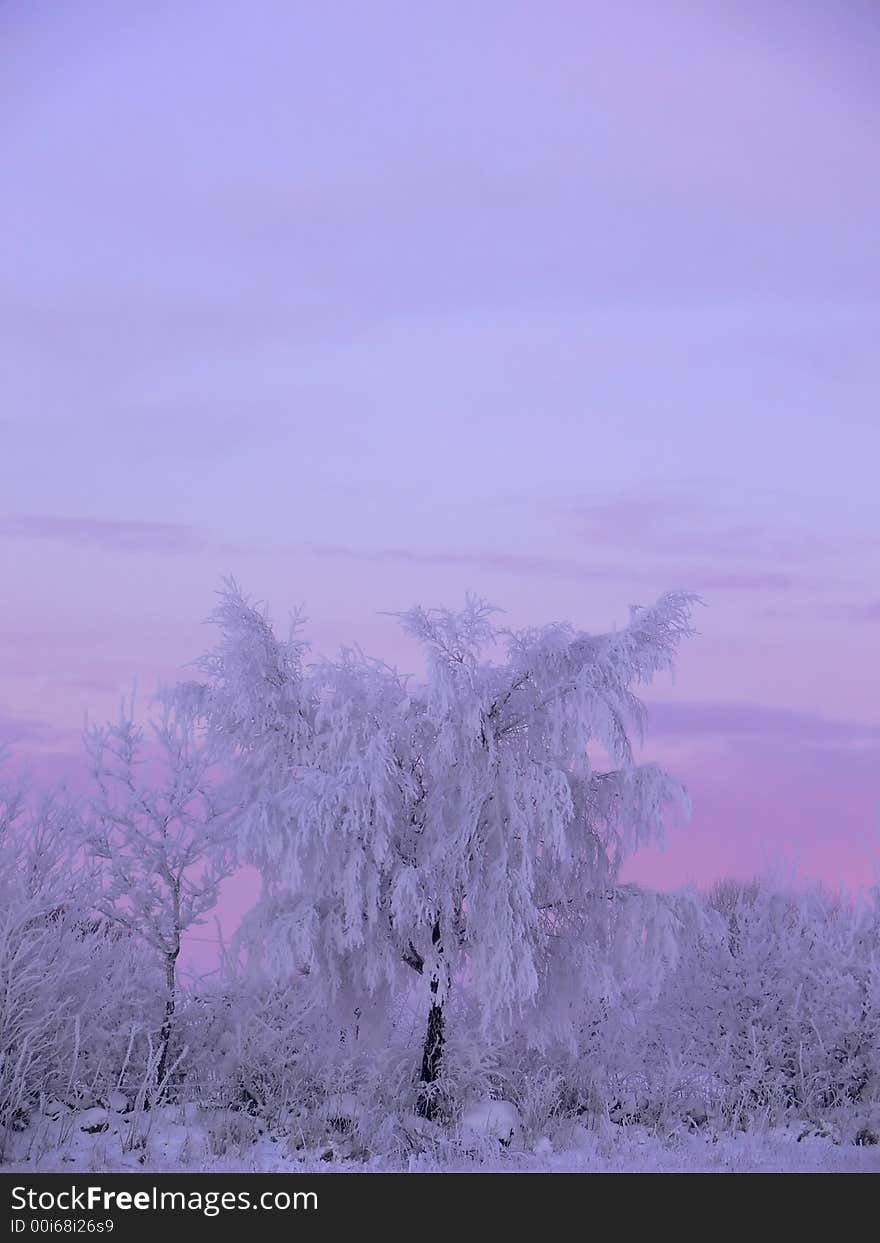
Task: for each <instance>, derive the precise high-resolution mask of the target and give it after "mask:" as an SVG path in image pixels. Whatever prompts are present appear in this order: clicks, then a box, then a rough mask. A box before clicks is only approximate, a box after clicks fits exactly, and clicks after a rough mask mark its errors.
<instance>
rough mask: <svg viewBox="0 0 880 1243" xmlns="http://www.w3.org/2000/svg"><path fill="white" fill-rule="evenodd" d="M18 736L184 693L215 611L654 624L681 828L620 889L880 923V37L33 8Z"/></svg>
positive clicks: (24, 102)
mask: <svg viewBox="0 0 880 1243" xmlns="http://www.w3.org/2000/svg"><path fill="white" fill-rule="evenodd" d="M0 37H2V60H3V63H2V73H0V100H2V117H3V147H2V151H3V161H4V178H3V181H4V190H3V194H2V196H0V224H2V234H3V238H4V241H5V246H4V255H5V261H4V264H3V275H2V283H0V325H2V332H0V341H2V344H0V349H2V358H3V376H4V383H3V402H2V410H0V570H2V581H3V586H4V600H3V610H2V614H0V652H2V661H0V738H4V739H6V740H7V741H8V742H9V743H11V744H12V748H13V763H14V764H15V763H22V762H24V761H29V762H30V764H31V765H32V769H33V773H34V774H35V775H36V777H37V778H38V779H39V780H45V781H48V780H49V779H50V778H52V777H59V776H63V777H65V778H66V779H68V780H70V781H72V782H73V783H74V784H75V783H76V781H77V780H78V774H79V772H80V769H81V765H82V760H81V758H80V755H81V753H80V742H79V735H80V728H81V724H82V719H83V713H84V711H85V710H88V711H89V713H90V715H91V716H92V718H93V719H94V718H102V717H104V716H107V715H112V714H113V712H114V711H115V709H116V707H117V705H118V701H119V698H120V696H121V695H122V694H123V693H125V692H127V691H128V690H129V689H130V688H131V685H132V680H133V679H135V678H136V679H137V682H138V685H139V687H140V688H141V690H142V692H146V691H149V690H151V689H152V688H153V687H154V686H155V685H156V684H157V683H158V682H159V681H160V680H169V679H175V678H176V677H179V676H181V675H186V674H187V671H186V670H185V666H186V663H187V662H188V661H190V660H192V659H193V658H194V657H195V656H197V655H198V654H199V652H201V651H202V650H203V649H204V648H205V646H206V645H207V644H208V642H209V641H210V632H209V631H207V630H206V629H205V627H204V626H203V624H202V623H203V619H204V617H205V616H206V614H207V613H208V611H209V610H210V608H211V606H212V593H213V591H214V589H215V588H216V587H217V586H218V584H219V581H220V578H221V576H222V575H225V574H230V573H232V574H234V575H235V576H236V578H237V579H238V580H239V581H240V582H241V583H242V584H243V585H244V586H245V588H246V589H247V590H249V591H250V592H251V593H253V594H254V595H256V596H258V597H260V598H266V599H268V600H269V601H270V602H271V604H272V606H273V610H274V613H275V616H276V617H278V618H280V619H281V620H282V622H283V620H284V617H285V613H286V610H287V609H288V608H289V607H290V606H293V605H295V604H298V603H300V602H304V603H305V605H306V612H307V614H308V616H309V617H310V618H311V622H310V626H309V631H310V634H311V636H312V638H313V640H314V642H315V645H316V647H317V648H318V649H319V650H320V651H331V650H333V649H334V648H335V647H336V646H337V645H338V644H339V643H340V642H342V641H346V640H352V639H354V640H357V641H359V642H360V643H361V644H362V645H363V646H364V647H365V648H366V649H367V650H372V651H374V652H375V653H376V654H378V655H383V656H385V657H387V658H390V659H392V660H394V661H395V662H396V663H398V664H399V665H401V666H402V667H404V668H411V669H413V670H415V671H417V670H418V660H417V655H416V653H415V652H414V651H413V650H412V648H411V647H410V646H409V645H408V644H407V643H405V642H403V641H401V640H400V639H399V638H398V632H397V629H396V626H395V623H394V621H393V619H391V618H389V617H387V616H382V615H381V614H380V610H383V609H386V610H393V609H399V608H405V607H407V606H409V605H410V604H412V603H414V602H420V603H423V604H425V605H429V604H436V603H448V604H457V603H458V602H459V601H460V600H461V599H462V596H463V594H464V592H465V591H466V590H467V589H473V590H475V591H477V592H478V593H480V594H482V595H484V596H487V597H489V598H490V599H491V600H493V602H495V603H497V604H498V605H500V606H502V607H504V608H505V609H506V610H507V613H508V617H507V619H506V620H507V622H508V624H511V625H520V624H523V625H524V624H532V623H535V624H537V623H540V622H544V621H550V620H556V619H560V618H566V619H568V620H570V621H572V622H573V623H574V624H575V625H578V626H580V627H584V628H587V629H599V630H602V629H609V628H611V627H613V626H614V625H617V624H620V623H622V622H624V621H625V620H626V616H627V606H628V605H629V604H630V603H648V602H650V601H651V600H653V599H654V598H655V597H656V596H657V595H658V594H659V593H660V592H661V591H663V590H665V589H667V588H671V587H684V588H689V589H692V590H695V591H699V592H700V593H701V594H702V595H703V596H704V598H705V601H706V604H707V607H706V608H705V609H701V610H700V611H699V614H698V617H697V625H698V627H699V629H700V631H701V634H700V637H699V638H697V639H695V640H693V641H691V642H690V643H689V644H687V645H686V646H685V648H684V649H683V651H682V655H681V659H680V664H679V672H678V675H677V677H676V679H675V681H674V682H673V681H672V680H671V679H669V678H666V679H663V680H662V681H660V682H658V683H657V684H656V686H655V687H654V688H652V690H651V692H650V695H649V698H650V700H651V702H652V703H654V704H655V708H654V710H653V712H652V714H651V723H650V734H649V739H650V745H649V747H648V748H647V750H648V752H649V753H650V754H651V755H652V756H656V757H657V758H660V759H661V760H663V761H665V762H666V763H667V764H668V765H669V767H671V768H672V769H673V771H675V772H676V773H677V774H679V775H681V776H682V777H683V778H684V779H685V780H686V781H687V782H688V784H689V786H690V788H691V792H692V796H693V800H694V814H693V819H692V821H691V823H690V825H689V826H687V827H684V828H677V829H674V830H672V831H671V832H670V835H669V839H668V844H667V848H666V850H665V852H664V853H660V852H658V851H653V850H652V851H650V852H648V853H647V854H646V855H644V856H642V857H640V858H639V859H637V860H635V861H634V862H633V863H632V865H631V866H630V869H629V875H630V876H632V877H634V878H637V879H640V880H643V881H646V882H650V883H654V884H658V885H661V886H667V885H678V884H682V883H685V882H687V881H690V880H695V881H697V882H699V883H707V882H709V881H711V880H712V879H713V878H714V877H716V876H720V875H726V874H737V875H744V876H748V875H751V874H752V873H754V872H755V871H759V870H762V869H763V868H765V867H766V866H768V865H773V864H776V863H779V862H780V861H785V862H796V863H797V865H798V868H799V872H800V874H801V876H802V877H807V878H809V877H821V878H822V879H824V880H825V881H826V882H828V883H829V884H832V885H837V884H845V885H847V886H852V887H858V886H860V885H862V884H864V883H866V882H870V881H871V879H872V876H873V869H874V866H875V865H876V863H877V859H878V849H877V847H878V836H877V830H878V807H880V694H878V692H880V486H878V479H880V412H878V392H880V349H878V339H880V228H878V220H880V83H878V77H877V73H876V66H877V63H878V57H880V7H878V6H877V5H876V4H875V3H873V0H835V2H832V0H827V2H825V3H822V2H819V0H801V2H800V3H795V2H794V0H788V2H786V0H777V2H776V3H773V4H766V3H763V2H761V0H739V2H735V0H730V2H729V3H728V2H725V0H716V2H714V3H710V2H709V0H703V2H701V3H700V2H696V0H695V2H694V3H686V2H685V0H672V2H670V3H666V4H657V3H655V2H654V0H626V2H624V3H622V4H615V3H610V2H609V0H606V2H604V3H593V2H591V0H579V2H577V3H574V2H573V3H562V2H561V0H543V2H542V3H537V2H536V0H532V2H531V3H515V2H512V0H507V2H506V3H501V2H500V0H498V2H495V0H487V2H486V3H483V4H479V5H475V4H464V3H449V4H446V3H439V2H438V3H434V4H420V5H414V4H404V3H390V2H387V0H374V2H372V3H370V4H354V3H332V4H330V3H328V4H323V3H317V2H314V3H298V2H296V0H274V2H273V0H267V2H265V3H262V4H258V5H242V4H240V3H232V2H231V0H228V2H227V0H211V2H210V3H208V2H204V3H195V2H194V3H190V2H188V0H182V2H181V0H173V2H172V0H149V2H147V0H143V2H140V0H132V2H131V3H128V4H125V5H118V4H113V3H110V2H109V0H108V2H107V3H91V2H89V0H83V2H82V3H77V4H75V5H60V4H53V3H49V2H48V0H45V2H41V0H29V2H25V0H18V2H16V0H6V2H5V3H4V4H3V5H2V7H0Z"/></svg>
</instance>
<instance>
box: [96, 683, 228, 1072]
mask: <svg viewBox="0 0 880 1243" xmlns="http://www.w3.org/2000/svg"><path fill="white" fill-rule="evenodd" d="M132 713H133V705H132V706H131V707H130V708H126V707H125V706H124V705H123V708H122V710H121V712H120V716H119V720H118V721H117V722H116V723H115V724H112V725H111V724H108V725H105V726H96V727H93V728H92V729H90V730H88V731H87V732H86V749H87V751H88V754H89V757H90V760H91V767H92V774H93V776H94V779H95V784H96V789H97V793H96V795H95V797H94V799H93V802H92V817H91V824H90V831H89V844H90V847H91V852H92V855H93V857H94V858H95V859H97V860H99V861H100V871H101V881H102V884H101V890H100V894H99V896H98V898H97V900H96V906H97V909H98V910H99V911H100V912H101V913H102V914H103V915H104V916H106V917H107V918H109V919H110V920H112V921H113V922H114V923H116V924H117V925H119V926H121V927H122V928H124V929H127V930H129V931H130V932H132V933H134V934H136V935H137V936H138V937H140V938H141V939H142V940H143V941H144V942H146V943H147V945H149V946H150V947H152V949H154V950H155V951H156V953H157V954H158V955H159V956H160V959H161V963H162V967H163V969H164V976H165V994H164V1000H163V1019H162V1026H161V1029H160V1033H159V1050H158V1057H157V1061H156V1083H157V1086H158V1087H159V1088H160V1090H161V1088H162V1085H163V1084H164V1081H165V1077H166V1073H167V1070H168V1056H169V1049H170V1046H171V1042H172V1037H173V1030H174V1018H175V1009H176V1002H177V960H178V957H179V955H180V948H181V940H182V937H183V935H184V933H186V932H187V931H188V930H189V929H190V928H192V927H193V926H195V925H197V924H200V923H202V922H204V917H205V916H206V915H207V913H208V912H209V911H210V910H212V908H213V907H214V906H215V905H216V902H217V895H218V887H219V884H220V882H221V881H222V880H223V879H224V877H226V876H228V875H229V874H230V873H231V871H232V870H233V860H232V855H231V852H230V849H229V845H230V835H229V828H230V817H229V809H228V808H227V809H224V807H223V806H222V805H221V803H220V802H219V798H218V791H217V789H216V782H212V780H211V767H212V764H211V755H210V753H209V750H208V748H207V746H206V745H205V743H204V741H203V740H199V739H198V738H197V736H196V730H195V722H194V717H193V715H192V713H191V712H190V711H188V709H187V706H186V705H185V704H184V703H183V702H182V701H180V700H179V699H178V701H177V702H172V700H171V698H170V697H166V698H165V699H164V700H163V701H162V705H161V712H160V715H159V718H158V720H157V721H155V722H154V723H153V724H152V735H153V738H152V745H151V746H150V747H149V748H148V747H147V745H146V742H145V738H144V731H143V730H142V729H141V727H140V726H138V725H136V724H135V722H134V720H133V715H132ZM147 771H149V772H151V773H152V774H153V775H152V776H146V775H145V773H146V772H147Z"/></svg>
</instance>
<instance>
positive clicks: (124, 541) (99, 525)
mask: <svg viewBox="0 0 880 1243" xmlns="http://www.w3.org/2000/svg"><path fill="white" fill-rule="evenodd" d="M0 537H4V538H6V539H25V540H45V541H48V542H50V543H54V544H72V545H77V546H80V547H84V546H86V547H88V546H91V547H95V548H103V549H106V550H109V551H110V552H121V553H143V552H147V553H188V552H200V551H201V550H202V549H203V548H204V547H205V546H206V543H207V540H206V538H205V536H204V534H203V533H202V532H200V531H199V530H197V529H196V528H195V527H191V526H186V525H184V524H182V523H175V522H137V521H128V522H126V521H120V520H116V519H107V518H77V517H61V516H57V515H53V514H29V515H26V516H20V517H6V518H0Z"/></svg>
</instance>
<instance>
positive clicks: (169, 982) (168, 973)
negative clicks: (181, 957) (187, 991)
mask: <svg viewBox="0 0 880 1243" xmlns="http://www.w3.org/2000/svg"><path fill="white" fill-rule="evenodd" d="M176 967H177V951H175V952H174V953H173V954H166V955H165V1017H164V1019H163V1020H162V1028H161V1030H160V1032H159V1045H160V1047H161V1050H162V1052H161V1053H160V1054H159V1063H158V1065H157V1066H156V1087H157V1088H158V1089H159V1091H160V1092H161V1091H162V1084H163V1081H164V1079H165V1075H166V1072H167V1069H168V1051H169V1048H170V1045H171V1033H172V1031H173V1029H174V1011H175V1003H176V1000H177V997H176V994H177V975H176Z"/></svg>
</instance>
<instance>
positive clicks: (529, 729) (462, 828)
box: [189, 583, 694, 1117]
mask: <svg viewBox="0 0 880 1243" xmlns="http://www.w3.org/2000/svg"><path fill="white" fill-rule="evenodd" d="M693 599H694V598H693V597H691V596H688V595H686V594H683V593H675V594H670V595H666V596H664V597H662V599H661V600H660V601H659V602H658V603H657V604H656V605H655V606H654V607H653V608H649V609H645V608H634V609H633V610H632V613H631V618H630V622H629V624H628V625H627V626H626V627H625V628H624V629H623V630H620V631H616V632H614V633H612V634H607V635H601V636H593V635H589V634H584V633H580V632H576V631H574V630H573V629H572V628H571V627H569V626H567V625H551V626H546V627H544V628H541V629H536V630H525V631H520V632H517V633H513V632H509V631H500V630H496V629H495V628H494V627H493V626H492V624H491V617H492V614H493V612H494V610H492V609H491V608H490V607H489V606H488V605H486V604H484V603H483V602H481V601H479V600H474V599H469V600H468V602H467V604H466V607H465V608H464V610H462V611H461V612H459V613H452V612H449V611H447V610H445V609H438V610H432V611H425V610H423V609H420V608H416V609H413V610H411V611H409V612H407V613H404V614H401V615H400V618H401V621H402V624H403V627H404V629H405V630H406V631H407V633H409V634H410V635H413V636H414V637H415V638H416V639H417V640H418V641H419V642H420V644H421V645H422V647H423V650H424V652H425V655H426V658H427V666H428V677H427V681H426V682H425V684H424V685H422V686H419V687H415V688H412V689H410V688H409V686H408V684H407V680H406V679H405V678H403V677H402V676H401V675H400V674H399V673H398V672H397V671H396V670H394V669H392V668H390V667H388V666H387V665H385V664H383V663H382V662H379V661H375V660H370V659H368V658H366V657H364V656H363V655H362V654H361V653H360V652H358V651H344V652H343V653H342V655H341V657H340V659H339V660H338V661H336V662H328V661H319V662H316V663H314V664H311V665H309V666H306V665H305V664H304V654H305V650H306V649H305V644H304V643H303V642H302V641H301V640H300V639H299V638H298V633H297V631H298V626H299V620H298V619H295V621H294V624H293V626H292V628H291V633H290V637H289V638H288V639H287V640H286V641H279V640H278V639H276V637H275V635H274V634H273V631H272V628H271V626H270V624H269V621H268V619H267V616H266V613H265V610H261V609H257V608H254V607H253V606H252V605H251V604H250V603H249V601H248V600H247V599H246V598H245V597H244V596H243V595H242V594H241V592H240V591H239V589H238V588H237V587H236V586H235V584H234V583H230V584H228V586H227V587H226V589H225V590H224V591H223V592H221V598H220V603H219V606H218V608H217V609H216V610H215V612H214V614H213V619H214V620H215V621H216V622H217V623H218V624H219V625H220V627H221V630H222V639H221V642H220V645H219V646H218V648H217V649H216V650H215V651H214V652H212V653H211V654H209V655H208V656H207V657H205V658H204V659H203V660H202V662H201V667H202V670H203V672H204V673H205V674H206V675H207V682H206V684H205V685H203V686H202V687H201V688H200V689H199V690H198V692H197V695H198V702H199V710H200V712H201V714H202V718H203V720H204V722H205V724H206V726H207V729H208V732H209V735H210V737H211V738H212V740H213V741H214V742H216V743H217V744H219V746H220V747H221V748H222V750H223V752H224V754H225V758H226V761H227V763H228V764H229V766H230V768H231V770H232V772H233V773H234V775H235V783H236V786H235V796H236V799H237V800H238V801H239V802H240V803H241V805H242V808H243V816H242V821H241V826H242V832H243V837H242V842H243V846H244V850H245V854H246V856H247V857H248V858H249V860H250V861H251V862H253V863H254V864H256V865H257V866H258V867H259V868H260V869H261V871H262V874H263V878H264V900H263V908H262V909H263V912H264V914H265V919H264V928H265V931H266V933H267V935H268V937H269V939H270V949H271V950H272V951H273V952H274V953H275V955H276V960H278V961H280V962H281V963H282V964H284V965H285V966H286V969H287V970H289V971H290V972H291V973H293V972H294V971H295V972H297V973H298V974H302V975H306V976H308V977H309V978H311V980H312V981H314V982H315V983H316V987H318V988H319V989H320V990H321V992H322V994H323V997H324V998H325V1000H326V1002H327V1003H328V1004H329V1003H330V1002H336V1003H340V1002H341V1003H342V1005H343V1008H344V1009H346V1010H348V1011H349V1012H351V1011H352V1010H353V1009H354V1008H355V1007H359V1006H362V1005H363V1004H364V1001H365V999H366V998H369V997H372V998H373V999H375V1000H383V999H384V1000H385V1001H387V1000H388V999H389V998H390V995H391V994H392V993H393V992H394V991H395V990H397V989H399V988H400V987H401V985H402V983H403V973H405V972H407V971H412V972H415V973H416V974H417V975H418V976H419V977H420V978H421V980H422V981H423V986H424V989H425V1001H426V1005H427V1014H428V1017H427V1030H426V1036H425V1042H424V1049H423V1056H422V1065H421V1073H420V1079H421V1085H422V1086H421V1090H420V1096H419V1108H420V1111H421V1112H422V1113H423V1114H425V1115H426V1116H429V1117H430V1116H433V1115H434V1114H435V1112H436V1110H437V1084H438V1080H439V1077H440V1073H441V1065H442V1053H443V1045H444V1025H445V1007H446V1003H447V999H448V996H449V992H450V989H451V987H452V985H453V982H454V981H455V980H463V981H466V982H467V987H468V989H469V990H470V991H471V993H472V994H473V995H474V997H475V998H477V999H478V1005H479V1011H480V1014H481V1018H482V1023H483V1028H484V1030H485V1032H486V1033H487V1034H492V1035H494V1036H500V1035H501V1034H502V1033H503V1031H504V1030H505V1029H509V1028H510V1027H511V1026H512V1025H513V1024H514V1023H515V1022H518V1021H522V1020H525V1021H526V1025H527V1027H528V1028H529V1030H530V1031H531V1032H532V1034H533V1036H534V1038H535V1039H539V1040H540V1039H542V1038H545V1037H546V1036H547V1035H556V1036H559V1035H562V1034H565V1033H566V1032H567V1031H568V1030H569V1028H570V1024H571V1020H572V1004H571V996H572V983H573V982H574V983H578V982H580V981H582V980H583V979H584V978H585V975H586V973H588V972H589V971H590V969H591V966H592V965H593V964H594V962H595V956H596V953H597V947H598V946H599V945H600V943H601V941H602V938H603V936H604V931H603V930H604V929H605V926H606V924H607V917H608V907H609V904H608V902H607V900H606V899H607V896H608V893H609V890H610V888H611V887H613V885H614V883H615V881H616V877H617V874H618V871H619V868H620V865H621V863H622V861H623V859H624V857H625V856H626V854H627V853H628V852H629V851H630V850H631V849H633V848H635V847H637V846H638V845H639V844H641V843H642V842H644V841H646V840H648V839H649V838H650V837H651V836H652V835H654V834H655V833H657V832H659V831H660V829H661V826H662V821H663V815H664V809H665V807H666V805H667V804H668V803H669V802H670V801H674V800H676V799H680V798H681V797H682V796H683V791H682V790H681V788H680V787H678V786H677V785H675V783H673V782H672V781H671V780H670V779H669V778H668V777H667V776H666V775H665V774H664V773H663V772H661V771H660V770H659V769H658V768H657V767H656V766H654V765H650V764H649V765H638V764H636V763H635V761H634V757H633V751H632V746H631V741H630V733H631V731H632V730H633V729H635V730H636V731H637V732H638V731H640V730H641V728H642V724H643V715H644V712H643V707H642V705H641V704H640V702H639V700H638V699H637V698H636V697H635V696H634V694H633V693H632V691H631V689H630V687H631V684H632V683H637V682H648V681H650V680H651V678H652V677H653V675H654V674H655V673H656V672H657V671H658V670H660V669H664V668H671V667H672V661H673V656H674V654H675V651H676V649H677V646H678V643H679V640H680V639H681V638H682V636H684V635H686V634H688V633H690V629H689V625H688V614H689V608H690V605H691V602H692V600H693ZM499 643H500V644H502V645H503V647H504V649H505V655H504V657H503V659H501V660H500V661H492V660H490V659H488V658H487V657H486V651H487V649H488V648H489V647H490V646H491V645H497V644H499ZM189 693H190V694H191V691H190V692H189ZM597 752H602V753H604V754H605V755H606V756H608V757H610V761H611V767H610V768H609V767H602V768H600V767H597V766H596V765H597V763H598V762H599V760H600V755H599V754H598V753H597Z"/></svg>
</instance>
